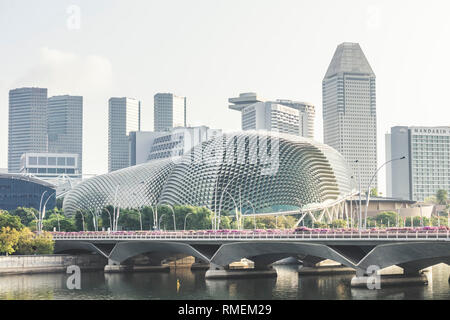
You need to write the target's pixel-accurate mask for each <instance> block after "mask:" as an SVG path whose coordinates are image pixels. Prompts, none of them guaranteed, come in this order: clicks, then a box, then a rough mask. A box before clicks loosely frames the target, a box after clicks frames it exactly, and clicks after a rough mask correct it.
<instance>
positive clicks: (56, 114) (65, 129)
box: [48, 95, 83, 173]
mask: <svg viewBox="0 0 450 320" xmlns="http://www.w3.org/2000/svg"><path fill="white" fill-rule="evenodd" d="M48 151H49V152H52V153H76V154H78V166H79V167H78V171H79V173H81V172H82V154H83V97H80V96H69V95H64V96H55V97H51V98H49V99H48Z"/></svg>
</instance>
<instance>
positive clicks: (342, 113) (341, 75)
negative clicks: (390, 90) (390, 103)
mask: <svg viewBox="0 0 450 320" xmlns="http://www.w3.org/2000/svg"><path fill="white" fill-rule="evenodd" d="M322 102H323V130H324V142H325V144H327V145H330V146H332V147H333V148H335V149H336V150H337V151H339V153H341V154H342V155H343V156H344V158H345V159H346V160H347V162H348V163H349V165H350V167H351V169H352V171H353V174H354V177H355V178H357V179H358V180H359V177H358V175H359V172H360V177H361V185H362V188H363V190H366V189H367V188H368V187H369V183H370V181H371V180H372V178H373V181H372V184H371V185H370V187H371V188H376V187H377V177H376V176H374V175H375V172H376V170H377V116H376V90H375V74H374V72H373V70H372V68H371V67H370V65H369V62H368V61H367V59H366V57H365V55H364V53H363V51H362V50H361V47H360V46H359V44H358V43H342V44H340V45H339V46H338V47H337V49H336V51H335V53H334V56H333V59H332V60H331V63H330V65H329V67H328V70H327V72H326V74H325V77H324V79H323V82H322Z"/></svg>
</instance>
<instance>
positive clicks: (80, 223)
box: [75, 211, 84, 231]
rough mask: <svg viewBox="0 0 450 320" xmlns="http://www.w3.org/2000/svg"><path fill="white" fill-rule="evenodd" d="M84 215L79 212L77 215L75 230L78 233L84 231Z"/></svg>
mask: <svg viewBox="0 0 450 320" xmlns="http://www.w3.org/2000/svg"><path fill="white" fill-rule="evenodd" d="M83 215H84V213H81V211H77V212H76V213H75V229H76V230H77V231H83V230H84V228H83V224H84V217H83Z"/></svg>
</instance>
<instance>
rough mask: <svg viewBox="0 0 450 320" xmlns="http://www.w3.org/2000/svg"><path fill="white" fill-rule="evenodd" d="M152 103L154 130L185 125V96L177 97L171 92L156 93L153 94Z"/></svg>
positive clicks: (170, 128)
mask: <svg viewBox="0 0 450 320" xmlns="http://www.w3.org/2000/svg"><path fill="white" fill-rule="evenodd" d="M154 104H155V105H154V129H155V131H156V132H158V131H170V130H172V129H173V128H175V127H186V97H178V96H176V95H174V94H172V93H157V94H155V96H154Z"/></svg>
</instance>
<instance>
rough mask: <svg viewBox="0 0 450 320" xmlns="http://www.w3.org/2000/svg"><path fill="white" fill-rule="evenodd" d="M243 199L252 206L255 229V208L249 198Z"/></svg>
mask: <svg viewBox="0 0 450 320" xmlns="http://www.w3.org/2000/svg"><path fill="white" fill-rule="evenodd" d="M245 201H246V202H248V203H249V204H250V206H251V207H252V209H253V223H254V225H255V230H256V210H255V207H254V206H253V204H252V203H251V202H250V200H245Z"/></svg>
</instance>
